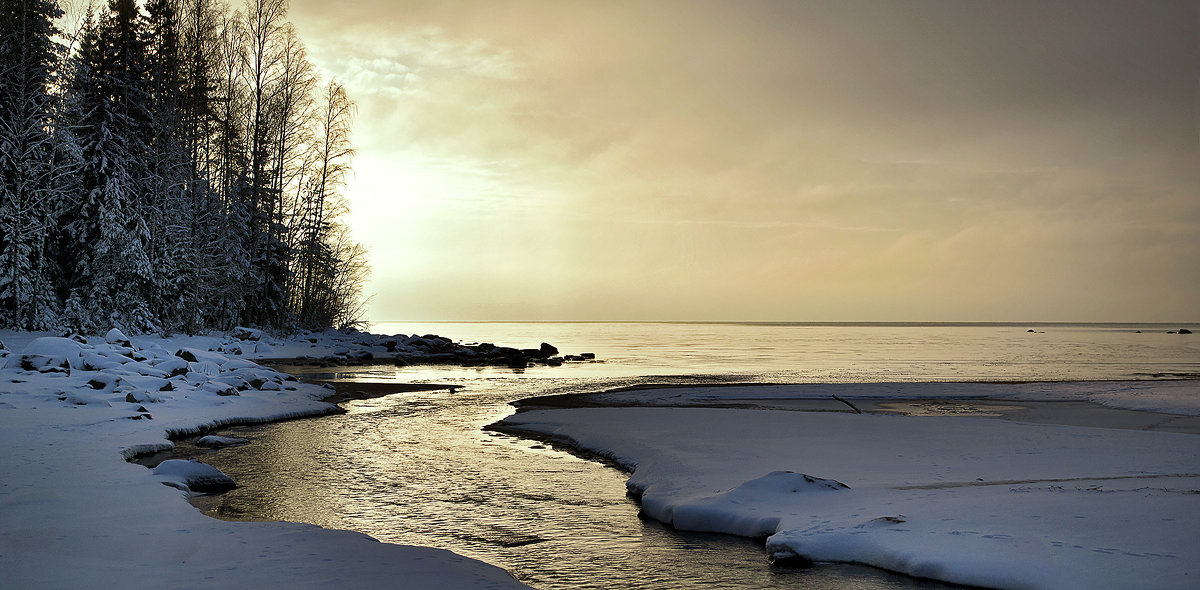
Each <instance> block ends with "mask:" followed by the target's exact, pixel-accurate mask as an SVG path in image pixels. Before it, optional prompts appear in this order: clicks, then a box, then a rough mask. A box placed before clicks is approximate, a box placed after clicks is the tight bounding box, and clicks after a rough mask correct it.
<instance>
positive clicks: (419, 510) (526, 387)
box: [196, 378, 945, 589]
mask: <svg viewBox="0 0 1200 590" xmlns="http://www.w3.org/2000/svg"><path fill="white" fill-rule="evenodd" d="M454 384H456V385H460V386H463V389H461V390H459V391H458V392H457V393H450V392H449V391H446V390H440V391H421V392H409V393H404V394H397V395H393V396H389V397H385V398H379V399H373V400H362V401H354V402H349V403H347V404H345V406H346V408H347V409H348V410H349V411H348V413H346V414H344V415H340V416H330V417H324V418H319V419H312V420H301V421H293V422H283V423H279V424H270V425H263V426H255V427H243V428H235V429H231V432H232V434H234V435H236V436H241V437H245V438H249V439H251V441H252V442H251V444H249V445H246V446H242V447H236V448H229V449H224V450H221V451H219V452H215V453H211V454H208V455H206V456H204V457H203V458H202V460H204V461H206V462H209V463H212V464H213V465H215V466H217V467H218V468H220V469H221V470H222V471H225V472H226V473H228V474H230V475H231V476H233V477H234V478H235V479H236V480H237V481H238V482H239V484H240V485H241V487H239V488H238V489H236V490H234V491H232V492H230V493H228V494H225V495H223V496H216V497H211V498H208V499H207V501H208V504H207V505H206V506H204V507H205V508H206V509H208V510H209V511H211V513H213V514H215V515H217V516H219V517H224V518H238V519H270V520H289V521H300V522H309V523H314V524H319V525H322V526H327V527H334V528H346V529H353V530H358V531H363V532H366V533H367V534H370V535H371V536H373V537H376V538H378V539H381V540H384V541H388V542H393V543H400V544H414V545H425V546H432V547H440V548H445V549H450V550H452V551H455V552H457V553H460V554H463V555H467V556H470V557H474V558H477V559H482V560H484V561H487V562H489V563H493V564H496V565H498V566H500V567H503V568H505V569H507V570H509V571H510V572H512V573H513V574H514V575H515V576H517V577H518V578H519V579H520V580H522V581H523V582H525V583H527V584H530V585H532V586H534V587H536V588H542V589H555V588H563V589H567V588H571V589H580V588H942V587H945V586H941V585H937V584H933V583H923V582H920V581H915V580H910V579H908V578H903V577H899V576H891V575H888V574H885V573H883V572H879V571H877V570H873V569H870V568H864V567H857V566H843V565H821V566H819V567H817V568H814V569H811V570H796V569H783V568H772V567H770V566H768V565H767V563H766V558H765V555H764V553H763V551H762V548H761V546H760V545H758V544H756V543H754V542H753V541H750V540H746V539H739V538H735V537H728V536H723V535H708V534H683V533H678V532H675V531H671V530H667V529H665V528H664V527H662V526H661V525H659V524H657V523H653V522H643V521H641V520H639V519H638V517H637V511H638V509H637V506H636V505H635V504H634V503H633V502H632V501H630V500H629V499H628V498H626V497H625V493H624V491H625V487H624V483H625V478H626V477H625V475H624V474H622V473H620V472H618V471H616V470H614V469H611V468H607V467H604V466H602V465H600V464H597V463H595V462H591V461H586V460H583V459H580V458H578V457H575V456H572V455H570V454H567V453H563V452H560V451H556V450H553V449H549V448H546V447H545V446H544V445H542V444H540V443H538V442H536V441H528V440H522V439H517V438H513V437H510V436H506V435H501V434H498V433H493V432H485V431H482V430H481V428H482V427H483V426H484V425H486V424H489V423H491V422H494V421H496V420H499V419H500V418H502V417H503V416H505V415H507V414H508V413H509V412H510V411H511V410H510V408H509V407H508V406H507V405H506V404H507V402H508V401H509V400H511V399H516V398H520V397H526V396H528V395H533V394H535V393H545V392H550V391H561V390H563V389H571V390H580V389H589V388H594V387H596V384H594V383H591V384H589V383H586V382H578V381H570V380H566V381H564V380H554V381H550V380H529V381H519V380H514V379H511V378H510V379H499V380H498V379H486V378H483V379H475V380H471V379H458V380H455V381H454ZM196 452H197V453H203V452H205V451H201V450H199V449H197V450H196Z"/></svg>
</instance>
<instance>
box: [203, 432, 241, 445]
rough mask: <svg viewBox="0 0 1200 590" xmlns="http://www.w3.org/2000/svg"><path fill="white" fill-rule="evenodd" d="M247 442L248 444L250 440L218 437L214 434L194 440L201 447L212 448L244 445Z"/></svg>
mask: <svg viewBox="0 0 1200 590" xmlns="http://www.w3.org/2000/svg"><path fill="white" fill-rule="evenodd" d="M248 442H250V439H246V438H238V437H236V436H218V435H216V434H209V435H207V436H202V437H200V438H199V439H197V440H196V444H198V445H200V446H202V447H213V448H220V447H232V446H236V445H244V444H246V443H248Z"/></svg>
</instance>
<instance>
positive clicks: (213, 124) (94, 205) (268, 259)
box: [0, 0, 369, 333]
mask: <svg viewBox="0 0 1200 590" xmlns="http://www.w3.org/2000/svg"><path fill="white" fill-rule="evenodd" d="M287 10H288V5H287V1H286V0H246V2H245V4H244V5H242V6H237V7H230V6H227V5H225V4H223V3H220V2H217V1H216V0H148V1H147V2H145V3H139V2H136V1H135V0H107V1H101V2H96V3H93V5H92V6H91V7H90V8H88V9H87V10H86V12H85V13H84V14H82V15H81V16H80V17H79V18H78V19H77V20H78V24H74V25H71V26H70V29H71V30H64V29H65V28H67V27H66V26H65V25H64V22H66V21H65V19H63V18H62V17H63V9H62V7H61V6H60V4H59V2H57V1H56V0H0V327H8V328H16V329H23V330H71V331H79V332H84V333H88V332H91V333H95V332H97V331H103V330H107V329H108V328H111V327H119V328H121V329H124V330H129V331H131V332H142V333H145V332H161V333H168V332H186V333H195V332H198V331H202V330H211V329H229V328H231V327H233V326H235V325H255V326H259V327H265V328H309V329H319V328H325V327H345V326H349V325H354V324H356V323H359V322H361V319H362V317H363V314H362V312H363V305H364V299H363V284H364V281H365V280H366V278H367V275H368V273H369V267H368V264H367V253H366V250H365V248H364V247H363V246H362V245H360V244H358V243H356V242H354V241H353V239H352V238H351V236H350V234H349V232H348V230H347V228H346V226H345V225H344V223H343V222H342V217H343V215H344V213H345V212H346V200H345V197H344V195H343V191H344V188H345V182H346V179H347V175H348V174H349V172H350V168H349V166H350V161H351V159H352V157H353V155H354V148H353V146H352V145H351V137H350V132H351V125H352V123H353V118H354V114H355V106H354V103H353V101H352V100H351V99H350V97H349V96H347V94H346V90H345V88H344V87H343V86H342V85H340V84H339V83H337V82H336V81H332V80H330V81H324V80H321V79H320V76H319V75H318V73H317V71H316V69H315V68H314V66H313V64H312V63H310V61H309V60H308V57H307V54H306V50H305V46H304V43H303V42H302V41H301V39H300V38H299V36H298V34H297V31H296V29H295V27H294V26H293V25H292V24H291V23H289V22H288V20H287Z"/></svg>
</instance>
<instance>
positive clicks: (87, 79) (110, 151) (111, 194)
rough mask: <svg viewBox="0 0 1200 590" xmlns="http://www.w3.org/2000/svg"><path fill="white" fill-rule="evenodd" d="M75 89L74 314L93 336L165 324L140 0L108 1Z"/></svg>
mask: <svg viewBox="0 0 1200 590" xmlns="http://www.w3.org/2000/svg"><path fill="white" fill-rule="evenodd" d="M76 59H78V60H79V63H78V64H77V67H76V69H75V75H74V77H73V80H72V82H71V85H70V88H69V92H70V93H72V94H74V95H75V96H73V97H72V101H71V104H72V105H73V112H72V113H71V114H72V115H73V117H72V118H73V121H72V123H73V125H74V128H75V130H76V131H75V134H76V137H77V141H78V144H79V149H80V155H81V158H82V169H81V173H80V180H81V182H82V185H83V186H82V189H83V191H84V194H83V195H81V197H80V203H79V207H78V208H77V210H76V211H73V214H74V215H73V217H72V218H71V219H69V220H67V222H66V223H65V231H66V234H67V236H66V237H67V240H66V247H65V248H64V252H63V253H64V254H65V257H66V260H65V263H66V264H69V265H70V270H69V272H68V276H69V280H68V286H67V289H66V290H67V303H66V314H67V317H68V320H69V321H70V322H71V324H72V325H73V326H74V327H76V328H78V329H80V330H87V331H97V330H101V329H104V328H107V327H110V326H119V327H122V328H125V329H128V330H133V331H136V332H140V331H152V330H156V329H157V328H158V325H157V324H158V321H157V318H156V316H155V315H154V307H155V306H154V304H153V300H154V281H153V270H152V266H151V260H150V254H149V250H150V242H151V236H150V230H149V227H148V225H147V222H146V217H145V215H146V212H147V211H148V210H149V209H150V207H149V203H148V197H147V195H149V194H150V191H148V190H147V185H148V180H147V179H148V177H149V173H148V169H147V161H148V155H147V154H148V141H147V137H148V136H149V132H148V130H149V128H150V123H149V121H150V116H149V111H148V109H147V108H146V105H147V103H148V93H147V91H146V80H147V79H148V75H147V73H146V70H147V59H146V48H145V41H144V35H143V33H142V21H141V18H140V15H139V12H138V8H137V5H136V4H135V3H134V1H133V0H110V2H109V9H108V11H107V12H104V14H102V15H101V16H100V17H99V18H98V19H94V20H92V21H90V22H89V23H88V24H87V25H86V27H85V31H84V34H83V39H82V41H81V44H80V49H79V53H78V56H77V58H76Z"/></svg>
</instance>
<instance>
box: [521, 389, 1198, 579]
mask: <svg viewBox="0 0 1200 590" xmlns="http://www.w3.org/2000/svg"><path fill="white" fill-rule="evenodd" d="M838 387H839V388H840V387H842V386H838ZM905 387H907V388H911V389H910V391H912V392H913V393H914V395H913V397H921V398H925V397H938V396H939V395H941V393H942V391H943V390H942V387H943V386H942V385H940V384H932V385H926V386H924V387H923V386H921V385H919V384H916V385H906V386H905ZM1001 387H1004V386H1001ZM1023 387H1024V386H1016V387H1015V388H1016V389H1018V390H1020V389H1022V388H1023ZM1059 387H1061V388H1062V389H1063V391H1061V392H1060V394H1061V395H1060V397H1063V396H1065V397H1067V398H1068V399H1075V397H1074V396H1076V395H1077V394H1078V393H1079V392H1080V389H1081V388H1087V387H1089V385H1088V384H1041V385H1038V386H1036V387H1033V388H1032V389H1026V390H1025V391H1024V392H1021V393H1018V394H1017V395H1037V396H1042V395H1045V396H1046V397H1047V398H1049V397H1051V394H1052V393H1053V391H1052V390H1054V389H1055V388H1059ZM1107 387H1108V386H1107V385H1101V386H1100V387H1099V389H1101V390H1105V389H1106V388H1107ZM1181 387H1183V388H1184V389H1186V388H1188V387H1194V385H1192V384H1189V385H1185V386H1181ZM884 388H885V386H878V388H876V387H866V388H865V389H863V390H862V391H861V392H860V393H865V394H870V393H872V392H875V393H882V390H883V389H884ZM738 389H739V388H696V390H695V391H689V390H681V389H678V388H674V389H663V390H654V391H639V392H628V393H622V394H619V395H635V394H637V395H642V396H645V398H654V397H656V396H661V397H662V398H664V399H665V398H666V397H672V398H675V397H678V396H682V397H684V398H687V397H689V395H691V394H692V393H694V394H696V395H699V396H718V395H720V393H719V392H718V391H716V390H726V394H727V395H728V396H733V397H741V398H743V399H763V398H764V397H773V398H775V401H776V402H782V400H783V396H784V395H786V394H785V393H784V389H780V388H770V387H749V388H740V389H741V390H740V391H738ZM819 389H820V387H818V386H814V387H812V388H809V387H804V388H801V390H803V392H804V393H815V392H816V391H818V390H819ZM794 391H795V390H794ZM839 391H840V392H841V393H840V394H839V395H842V394H846V393H847V392H846V391H845V390H843V389H839ZM1115 391H1116V387H1115V386H1114V387H1112V388H1111V391H1109V392H1108V394H1111V395H1113V396H1115V395H1116V393H1115ZM828 395H829V389H826V392H825V396H826V397H828ZM1106 395H1107V394H1106ZM1010 397H1012V396H1010ZM725 401H726V402H727V401H728V399H726V400H725ZM714 403H716V402H714ZM1185 405H1186V404H1185ZM1172 407H1174V408H1177V409H1178V406H1172ZM499 428H501V429H505V430H516V431H520V432H526V433H530V434H534V435H537V436H540V437H550V438H555V439H559V440H561V441H564V442H566V443H568V444H571V445H573V446H576V447H579V448H581V449H584V450H587V451H590V452H594V453H598V454H600V455H603V456H606V457H610V458H612V459H614V460H616V461H617V462H619V463H621V464H623V465H625V466H627V467H629V468H630V469H632V474H631V476H630V479H629V482H628V485H629V487H630V490H631V491H632V492H633V493H635V494H640V495H641V502H642V509H643V511H644V513H645V514H647V515H648V516H650V517H651V518H654V519H656V520H660V521H662V522H665V523H669V524H671V525H673V526H675V527H677V528H680V529H688V530H700V531H718V532H728V533H733V534H739V535H745V536H751V537H761V536H767V550H768V552H769V554H771V555H772V556H774V557H777V558H783V559H786V558H789V557H793V556H803V557H804V558H807V559H812V560H818V561H845V562H859V563H865V564H870V565H874V566H878V567H881V568H885V569H889V570H893V571H897V572H902V573H907V574H911V575H914V576H920V577H928V578H936V579H941V580H945V581H949V582H955V583H960V584H968V585H978V586H984V587H995V588H1055V589H1061V588H1080V589H1083V588H1101V587H1103V588H1164V589H1165V588H1184V587H1190V586H1193V585H1194V582H1193V581H1194V580H1196V579H1197V578H1198V577H1200V540H1197V538H1196V536H1195V531H1196V530H1197V529H1198V528H1200V436H1196V435H1191V434H1180V433H1167V432H1148V431H1139V430H1116V429H1105V428H1088V427H1080V426H1057V425H1045V424H1029V423H1022V422H1013V421H1008V420H996V419H990V418H982V417H959V416H920V417H917V416H895V415H873V414H863V415H857V414H852V413H848V412H841V413H835V412H796V411H782V410H747V409H716V408H701V407H671V408H663V407H622V408H577V409H553V410H537V411H528V412H522V413H518V414H516V415H513V416H510V417H509V418H506V419H505V420H503V421H502V422H501V423H500V425H499ZM805 474H807V475H805ZM843 486H845V487H843Z"/></svg>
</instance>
